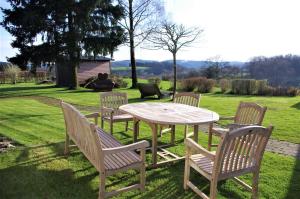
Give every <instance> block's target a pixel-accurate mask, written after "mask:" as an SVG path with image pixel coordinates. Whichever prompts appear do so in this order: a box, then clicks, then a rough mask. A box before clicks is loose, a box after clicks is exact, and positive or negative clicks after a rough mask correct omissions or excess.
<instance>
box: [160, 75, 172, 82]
mask: <svg viewBox="0 0 300 199" xmlns="http://www.w3.org/2000/svg"><path fill="white" fill-rule="evenodd" d="M161 79H162V80H163V81H170V80H172V79H173V76H172V75H163V76H162V77H161Z"/></svg>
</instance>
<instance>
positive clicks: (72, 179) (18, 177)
mask: <svg viewBox="0 0 300 199" xmlns="http://www.w3.org/2000/svg"><path fill="white" fill-rule="evenodd" d="M62 149H63V142H61V143H54V144H46V145H41V146H35V147H27V148H24V149H23V148H19V149H18V150H14V151H11V152H10V153H14V154H16V158H15V161H14V164H13V165H11V166H10V167H7V168H5V167H4V168H3V169H0V176H1V180H0V198H97V195H98V190H95V188H94V189H93V188H92V186H91V181H92V180H93V179H94V178H95V177H97V176H98V172H96V170H95V169H93V168H91V167H90V165H88V166H87V167H86V166H85V165H81V166H80V167H77V165H76V168H71V167H70V166H68V163H67V162H66V160H64V159H66V157H64V156H62V151H63V150H62ZM72 158H75V159H78V158H79V159H82V158H83V157H82V154H81V153H76V152H72V157H71V159H72ZM71 161H74V160H71ZM66 163H67V164H66ZM77 168H79V169H77ZM74 170H75V171H74ZM75 173H76V175H75Z"/></svg>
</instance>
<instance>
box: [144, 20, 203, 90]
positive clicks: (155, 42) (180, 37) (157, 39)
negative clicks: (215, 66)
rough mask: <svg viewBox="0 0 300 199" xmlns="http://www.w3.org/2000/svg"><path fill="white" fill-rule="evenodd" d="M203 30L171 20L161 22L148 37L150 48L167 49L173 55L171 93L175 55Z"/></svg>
mask: <svg viewBox="0 0 300 199" xmlns="http://www.w3.org/2000/svg"><path fill="white" fill-rule="evenodd" d="M202 32H203V30H202V29H199V28H198V27H190V28H187V27H185V26H184V25H182V24H176V23H171V22H164V23H162V25H161V27H160V28H159V29H157V30H155V33H154V34H153V35H152V36H151V37H150V38H149V39H148V41H149V42H150V43H151V44H150V49H163V50H168V51H169V52H171V53H172V55H173V73H174V82H173V95H175V92H176V86H177V85H176V81H177V64H176V55H177V52H178V51H179V50H181V49H182V48H186V47H190V46H191V44H192V43H193V42H195V41H196V40H197V39H198V38H199V36H200V34H201V33H202Z"/></svg>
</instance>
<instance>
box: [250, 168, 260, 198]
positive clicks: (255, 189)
mask: <svg viewBox="0 0 300 199" xmlns="http://www.w3.org/2000/svg"><path fill="white" fill-rule="evenodd" d="M258 179H259V172H257V171H255V172H253V179H252V199H257V198H258Z"/></svg>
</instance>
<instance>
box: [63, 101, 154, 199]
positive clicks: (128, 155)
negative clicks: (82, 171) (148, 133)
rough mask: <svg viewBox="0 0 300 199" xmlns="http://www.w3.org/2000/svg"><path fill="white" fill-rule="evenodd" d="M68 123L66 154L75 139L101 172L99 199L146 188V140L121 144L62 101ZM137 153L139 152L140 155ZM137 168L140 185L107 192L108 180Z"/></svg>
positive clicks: (66, 122) (147, 144) (80, 148)
mask: <svg viewBox="0 0 300 199" xmlns="http://www.w3.org/2000/svg"><path fill="white" fill-rule="evenodd" d="M61 107H62V110H63V114H64V118H65V124H66V143H65V154H66V155H67V154H69V142H70V140H72V141H73V142H74V143H75V144H76V145H77V146H78V148H79V150H80V151H81V152H82V153H83V154H84V155H85V157H86V158H87V159H88V160H89V161H90V163H91V164H92V165H93V166H94V167H95V168H96V169H97V171H98V172H99V178H100V184H99V199H103V198H105V197H110V196H114V195H117V194H119V193H122V192H124V191H129V190H132V189H140V190H141V191H143V190H144V189H145V148H146V147H148V146H149V143H148V142H147V141H140V142H136V143H134V144H130V145H126V146H124V145H122V144H121V143H120V142H118V141H117V140H116V139H115V138H114V137H113V136H111V135H109V134H107V133H105V132H104V131H103V130H102V129H100V128H98V127H96V126H95V124H92V123H90V122H89V121H88V119H87V118H86V117H85V116H84V115H82V114H81V113H80V112H79V111H78V110H76V108H74V107H73V106H71V105H69V104H67V103H64V102H61ZM135 150H140V155H138V154H137V153H136V152H135ZM129 169H135V170H139V171H140V183H139V184H135V185H131V186H128V187H125V188H121V189H119V190H115V191H111V192H105V178H106V177H107V176H109V175H112V174H115V173H117V172H121V171H126V170H129Z"/></svg>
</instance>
